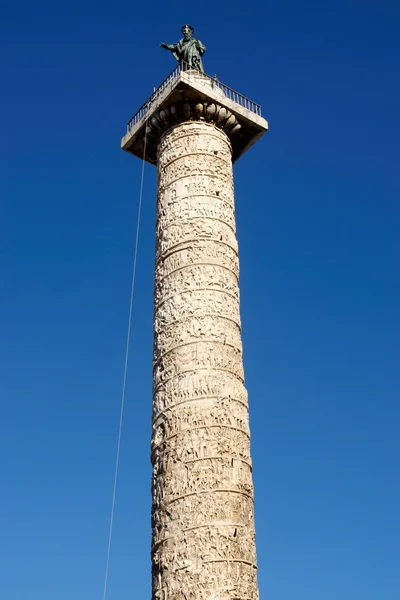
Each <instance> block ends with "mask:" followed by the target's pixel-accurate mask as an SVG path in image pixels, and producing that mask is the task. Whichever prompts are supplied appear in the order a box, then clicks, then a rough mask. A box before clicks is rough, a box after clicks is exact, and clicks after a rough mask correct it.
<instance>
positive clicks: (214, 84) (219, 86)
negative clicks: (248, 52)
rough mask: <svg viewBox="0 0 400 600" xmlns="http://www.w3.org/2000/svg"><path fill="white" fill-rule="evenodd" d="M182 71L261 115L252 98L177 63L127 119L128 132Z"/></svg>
mask: <svg viewBox="0 0 400 600" xmlns="http://www.w3.org/2000/svg"><path fill="white" fill-rule="evenodd" d="M183 71H188V72H190V74H193V76H194V77H195V78H196V79H204V80H205V81H207V83H211V85H212V87H213V88H217V89H218V90H220V91H221V92H222V93H223V94H224V95H225V96H226V97H227V98H229V100H232V101H233V102H236V103H237V104H239V105H240V106H243V107H244V108H247V110H250V111H251V112H253V113H255V114H256V115H259V116H261V106H260V105H259V104H256V103H255V102H253V101H252V100H249V99H248V98H246V97H245V96H243V95H242V94H239V93H238V92H235V90H233V89H232V88H230V87H228V86H227V85H225V84H224V83H221V81H219V80H218V79H217V78H216V77H210V75H207V74H206V73H202V72H201V71H195V69H192V68H191V67H189V65H187V64H186V63H179V65H178V66H177V67H175V69H174V70H173V71H172V72H171V73H170V74H169V75H168V77H166V78H165V79H164V81H163V82H162V83H161V85H159V86H158V88H157V89H156V90H154V92H153V94H152V95H151V96H150V98H149V99H148V100H147V101H146V102H145V103H144V104H143V106H142V107H141V108H139V110H138V111H137V113H135V114H134V115H133V117H132V118H131V119H130V120H129V121H128V123H127V131H128V132H129V131H130V130H131V129H132V127H133V126H134V125H136V123H137V122H138V121H140V120H141V119H142V118H143V117H144V116H145V114H146V113H147V112H148V111H149V109H150V108H151V106H152V105H153V103H154V102H155V101H156V100H157V98H158V97H159V96H160V95H161V94H162V92H163V91H164V90H165V88H166V87H167V85H168V84H169V83H170V82H171V81H173V80H174V79H176V78H177V77H178V75H179V74H180V73H182V72H183Z"/></svg>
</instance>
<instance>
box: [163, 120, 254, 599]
mask: <svg viewBox="0 0 400 600" xmlns="http://www.w3.org/2000/svg"><path fill="white" fill-rule="evenodd" d="M157 168H158V199H157V231H156V267H155V315H154V379H153V382H154V384H153V385H154V387H153V435H152V464H153V484H152V494H153V510H152V527H153V540H152V562H153V596H152V597H153V600H228V599H229V600H256V599H258V587H257V567H256V552H255V542H254V537H255V530H254V516H253V484H252V475H251V470H252V469H251V459H250V436H249V420H248V404H247V392H246V389H245V386H244V376H243V361H242V341H241V326H240V314H239V287H238V276H239V265H238V246H237V240H236V231H235V213H234V193H233V180H232V148H231V143H230V139H229V137H228V134H227V133H225V131H223V130H222V129H219V128H218V127H216V126H215V125H214V124H211V123H207V122H205V121H204V120H203V121H201V120H199V121H196V120H193V121H186V122H182V123H179V124H176V125H174V126H172V127H170V128H169V129H167V130H166V131H165V132H164V133H163V134H162V135H161V136H160V141H159V143H158V151H157Z"/></svg>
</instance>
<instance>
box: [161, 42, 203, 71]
mask: <svg viewBox="0 0 400 600" xmlns="http://www.w3.org/2000/svg"><path fill="white" fill-rule="evenodd" d="M169 50H171V51H172V54H173V56H174V57H175V58H176V60H177V61H178V62H183V63H186V65H187V66H189V67H192V68H193V69H197V70H198V71H201V72H202V73H204V68H203V61H202V60H201V57H202V56H203V54H204V52H205V51H206V47H205V46H204V44H202V43H201V42H200V40H196V39H194V38H191V39H190V40H185V39H184V38H183V39H181V40H180V41H179V42H178V43H177V44H171V46H169Z"/></svg>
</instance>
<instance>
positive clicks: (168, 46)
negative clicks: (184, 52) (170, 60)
mask: <svg viewBox="0 0 400 600" xmlns="http://www.w3.org/2000/svg"><path fill="white" fill-rule="evenodd" d="M160 46H161V48H164V49H165V50H170V51H171V52H174V51H175V49H176V44H166V43H165V42H162V43H161V44H160Z"/></svg>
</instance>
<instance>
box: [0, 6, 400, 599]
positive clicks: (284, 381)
mask: <svg viewBox="0 0 400 600" xmlns="http://www.w3.org/2000/svg"><path fill="white" fill-rule="evenodd" d="M399 17H400V8H399V6H398V5H397V6H396V3H395V2H394V0H392V1H388V0H383V1H382V2H379V3H378V2H371V1H370V0H364V1H363V2H361V1H360V0H355V1H354V2H351V3H349V2H344V0H338V1H336V2H332V3H328V4H326V3H321V2H316V1H307V0H306V2H305V3H298V2H294V1H293V0H283V1H281V2H270V3H264V2H252V3H244V2H237V1H236V0H234V1H232V2H229V3H207V2H202V3H200V4H198V3H196V4H192V5H190V3H186V6H179V5H178V4H171V3H161V2H159V1H158V0H155V1H154V2H153V3H151V4H150V3H141V4H137V3H134V2H131V3H128V2H123V1H121V0H117V1H116V2H112V3H110V2H108V3H99V2H89V1H88V0H81V1H80V2H77V1H76V0H71V1H70V2H68V3H60V2H43V1H41V0H39V1H38V2H34V3H32V2H29V3H28V2H26V0H25V1H24V0H22V1H20V2H16V3H14V4H13V5H11V4H9V5H8V6H6V7H5V8H4V9H3V14H2V19H1V23H0V34H1V35H0V46H1V47H0V50H1V55H2V59H3V61H2V62H3V63H4V64H3V68H2V82H3V86H2V108H3V110H2V115H3V125H2V130H3V137H2V139H3V143H2V144H1V146H0V153H1V161H0V164H1V167H0V168H1V171H0V176H1V181H0V185H1V188H2V193H1V197H2V200H3V201H2V203H1V219H0V239H1V255H2V258H1V267H2V268H1V271H2V274H1V306H2V311H1V312H2V340H3V343H2V344H1V357H0V364H1V378H0V380H1V392H2V394H1V395H2V418H1V424H0V453H1V457H2V475H1V490H2V491H1V511H0V530H1V539H2V544H1V547H0V562H1V565H2V569H1V571H2V576H1V583H0V586H1V589H0V595H1V597H2V598H5V599H7V600H25V599H26V598H40V599H41V600H54V599H57V600H71V598H74V600H97V599H98V598H102V589H103V579H104V568H105V559H106V550H107V535H108V521H109V513H110V503H111V493H112V480H113V469H114V460H115V446H116V435H117V427H118V418H119V405H120V394H121V385H122V375H123V361H124V346H125V336H126V327H127V317H128V304H129V290H130V278H131V267H132V255H133V246H134V236H135V226H136V213H137V203H138V193H139V177H140V168H141V164H140V161H139V160H137V159H135V158H133V157H131V156H130V155H128V154H125V153H123V152H122V151H121V150H120V148H119V143H120V138H121V137H122V135H123V134H124V132H125V124H126V121H127V120H128V119H129V118H130V117H131V116H132V114H133V113H134V112H135V111H136V110H137V109H138V108H139V107H140V105H141V104H142V103H143V102H144V101H145V100H146V98H147V97H148V96H149V95H150V93H151V92H152V91H153V87H155V86H157V85H158V84H159V83H160V82H161V81H162V80H163V79H164V77H165V76H166V75H167V74H168V73H169V72H170V71H171V70H172V68H173V67H174V65H175V63H174V61H173V58H172V56H171V55H170V54H169V53H167V52H165V51H163V50H161V49H160V48H159V43H160V42H161V41H167V42H173V41H176V40H177V39H178V38H179V36H180V27H181V25H182V24H183V23H184V22H189V23H193V25H194V26H195V27H196V32H197V35H198V37H199V38H200V39H201V40H202V41H203V42H204V43H205V44H206V46H207V53H206V55H205V57H204V64H205V69H206V71H207V72H208V73H210V74H211V75H214V74H217V75H218V77H219V79H220V80H221V81H223V82H224V83H226V84H227V85H229V86H231V87H233V88H234V89H237V90H238V91H239V92H241V93H243V94H244V95H246V96H248V97H250V98H251V99H254V100H255V101H256V102H259V103H260V104H261V105H262V107H263V115H264V116H265V117H266V118H267V119H268V121H269V123H270V131H269V132H268V134H267V135H266V136H264V137H263V138H262V140H261V141H259V142H258V144H257V145H256V146H255V147H253V148H252V149H251V150H250V151H249V152H248V153H247V154H246V155H245V156H244V157H243V158H241V160H240V161H239V162H238V163H237V164H236V165H235V185H236V206H237V211H236V212H237V225H238V237H239V244H240V252H241V298H242V321H243V339H244V349H245V370H246V383H247V387H248V389H249V397H250V418H251V426H252V453H253V462H254V479H255V490H256V528H257V550H258V563H259V584H260V592H261V598H262V599H263V598H270V599H271V600H294V599H295V600H321V598H323V599H324V600H337V599H338V598H340V599H341V600H355V599H358V598H362V599H363V600H397V599H398V598H399V597H400V570H399V554H400V518H399V505H400V479H399V467H398V465H399V459H400V441H399V433H398V432H399V418H400V410H399V391H400V390H399V387H400V386H399V367H398V363H399V339H400V320H399V301H400V277H399V258H400V244H399V234H398V232H399V225H400V222H399V221H400V208H399V191H400V175H399V141H398V140H399V137H400V126H399V119H398V107H399V105H400V84H399V78H398V73H399V67H400V64H399V59H400V50H399V42H398V23H399ZM4 133H5V136H4ZM154 221H155V171H154V169H153V168H152V167H151V166H147V167H146V170H145V188H144V202H143V218H142V228H141V236H140V248H139V258H138V271H137V287H136V296H135V300H134V308H133V330H132V345H131V356H130V363H129V372H128V385H127V395H126V413H125V422H124V430H123V439H122V449H121V465H120V479H119V487H118V496H117V504H116V515H115V531H114V539H113V546H112V555H111V563H110V579H109V593H108V600H122V599H128V598H135V599H136V598H140V599H141V598H143V599H145V598H150V559H149V548H150V460H149V440H150V416H151V349H152V282H153V261H154Z"/></svg>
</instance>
